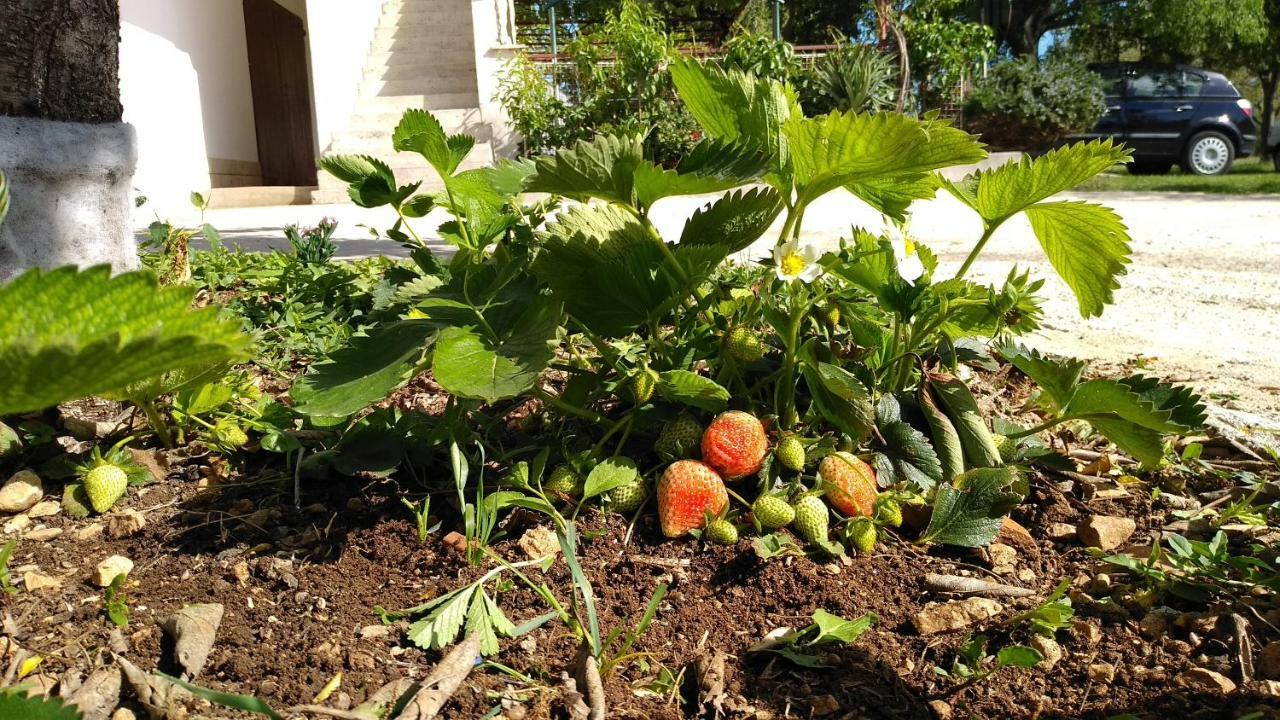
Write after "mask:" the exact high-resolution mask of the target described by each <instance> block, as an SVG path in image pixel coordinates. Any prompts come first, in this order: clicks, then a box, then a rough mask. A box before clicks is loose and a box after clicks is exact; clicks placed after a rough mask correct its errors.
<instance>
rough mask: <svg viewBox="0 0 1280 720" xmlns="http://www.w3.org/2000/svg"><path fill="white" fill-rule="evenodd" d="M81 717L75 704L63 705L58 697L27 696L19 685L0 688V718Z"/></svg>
mask: <svg viewBox="0 0 1280 720" xmlns="http://www.w3.org/2000/svg"><path fill="white" fill-rule="evenodd" d="M81 717H82V716H81V714H80V711H79V710H77V709H76V708H75V706H73V705H64V704H63V702H62V700H59V699H58V698H44V697H41V696H39V695H37V696H35V697H27V695H26V693H25V692H23V691H22V688H21V687H20V686H19V687H17V688H5V689H3V690H0V718H15V719H16V718H22V720H81Z"/></svg>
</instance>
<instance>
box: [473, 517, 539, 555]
mask: <svg viewBox="0 0 1280 720" xmlns="http://www.w3.org/2000/svg"><path fill="white" fill-rule="evenodd" d="M463 543H464V547H465V543H466V540H463ZM519 545H520V549H521V550H522V551H524V554H525V555H528V556H529V559H530V560H536V559H538V558H541V557H546V556H547V555H551V554H553V553H558V552H560V539H559V538H558V537H556V533H555V531H554V530H552V529H551V528H549V527H547V526H545V525H539V526H537V527H532V528H529V529H528V530H526V531H525V532H524V535H521V536H520V543H519Z"/></svg>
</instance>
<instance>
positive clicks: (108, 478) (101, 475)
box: [84, 461, 129, 513]
mask: <svg viewBox="0 0 1280 720" xmlns="http://www.w3.org/2000/svg"><path fill="white" fill-rule="evenodd" d="M127 487H129V475H128V473H126V472H125V470H124V468H122V467H120V466H119V465H112V464H111V463H109V462H106V461H102V462H100V463H99V464H98V465H95V466H94V467H93V469H91V470H90V471H89V472H87V473H85V474H84V492H85V495H87V496H88V497H89V505H91V506H92V507H93V509H94V511H95V512H98V513H104V512H106V511H108V510H110V509H111V506H112V505H115V504H116V502H117V501H119V500H120V498H122V497H124V491H125V488H127Z"/></svg>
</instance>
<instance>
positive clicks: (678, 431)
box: [653, 413, 702, 460]
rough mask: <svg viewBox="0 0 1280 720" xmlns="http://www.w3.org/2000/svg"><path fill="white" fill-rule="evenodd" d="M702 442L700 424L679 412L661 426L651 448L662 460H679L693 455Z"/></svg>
mask: <svg viewBox="0 0 1280 720" xmlns="http://www.w3.org/2000/svg"><path fill="white" fill-rule="evenodd" d="M701 443H702V425H700V424H698V421H697V420H694V419H693V418H692V417H690V416H688V415H685V414H683V413H681V414H680V415H677V416H676V417H675V418H674V419H672V420H671V421H669V422H668V423H667V424H666V425H664V426H662V432H661V433H659V434H658V440H657V442H655V443H654V444H653V449H654V451H655V452H657V453H658V455H659V456H661V457H662V458H663V459H664V460H679V459H681V458H687V457H689V456H691V455H693V453H694V451H695V450H697V449H698V446H699V445H700V444H701Z"/></svg>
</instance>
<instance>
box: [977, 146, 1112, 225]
mask: <svg viewBox="0 0 1280 720" xmlns="http://www.w3.org/2000/svg"><path fill="white" fill-rule="evenodd" d="M1129 156H1130V153H1129V151H1128V150H1126V149H1124V148H1123V147H1119V146H1116V145H1115V144H1113V143H1112V141H1111V140H1101V141H1094V142H1089V143H1077V144H1075V145H1068V146H1066V147H1062V148H1058V149H1056V150H1052V151H1050V152H1048V153H1046V154H1044V155H1041V156H1040V157H1038V158H1035V159H1032V158H1029V157H1024V158H1023V159H1022V160H1020V161H1019V162H1016V163H1008V164H1006V165H1001V166H1000V167H997V168H994V169H992V170H983V171H979V172H977V173H975V178H974V179H973V180H972V181H971V184H970V185H968V186H967V188H971V193H972V194H971V195H970V194H969V193H968V192H964V191H963V190H962V192H961V193H959V194H958V195H957V197H958V198H959V199H960V200H961V201H966V200H971V203H970V204H971V206H972V207H973V208H974V209H975V210H977V211H978V214H979V215H981V216H982V217H983V218H985V219H986V220H989V221H996V220H1004V219H1006V218H1009V217H1012V216H1013V215H1016V214H1018V213H1019V212H1022V211H1023V210H1025V209H1027V208H1029V207H1031V206H1032V205H1035V204H1036V203H1038V202H1040V201H1042V200H1046V199H1048V198H1050V197H1053V196H1054V195H1057V194H1058V193H1060V192H1063V191H1065V190H1070V189H1071V188H1073V187H1075V186H1076V185H1079V184H1080V183H1082V182H1084V181H1085V180H1088V179H1089V178H1091V177H1093V176H1094V175H1097V174H1098V173H1100V172H1102V171H1104V170H1106V169H1108V168H1110V167H1112V166H1113V165H1115V164H1117V163H1122V162H1127V161H1128V159H1129Z"/></svg>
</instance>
